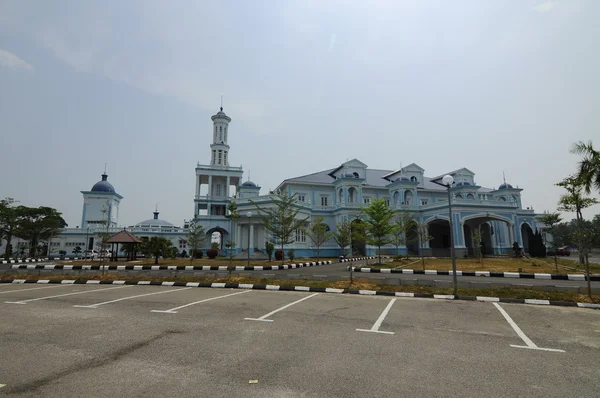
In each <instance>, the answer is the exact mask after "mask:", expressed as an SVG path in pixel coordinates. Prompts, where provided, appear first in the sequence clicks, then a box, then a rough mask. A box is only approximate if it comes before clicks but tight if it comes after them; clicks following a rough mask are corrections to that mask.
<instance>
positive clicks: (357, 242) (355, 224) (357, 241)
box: [350, 218, 367, 256]
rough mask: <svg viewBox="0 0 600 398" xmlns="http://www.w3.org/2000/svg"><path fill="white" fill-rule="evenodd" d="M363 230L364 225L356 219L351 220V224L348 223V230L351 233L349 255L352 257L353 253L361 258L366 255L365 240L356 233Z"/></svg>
mask: <svg viewBox="0 0 600 398" xmlns="http://www.w3.org/2000/svg"><path fill="white" fill-rule="evenodd" d="M363 228H364V224H363V222H362V220H360V219H358V218H356V219H354V220H352V222H351V223H350V230H351V231H352V234H351V252H352V253H351V254H352V255H354V253H358V254H359V255H361V256H366V254H367V243H366V242H365V239H364V238H363V237H361V236H360V235H361V234H359V233H356V232H357V231H360V230H362V229H363Z"/></svg>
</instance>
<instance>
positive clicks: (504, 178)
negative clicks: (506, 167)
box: [502, 171, 506, 185]
mask: <svg viewBox="0 0 600 398" xmlns="http://www.w3.org/2000/svg"><path fill="white" fill-rule="evenodd" d="M502 181H504V185H506V176H505V175H504V171H503V172H502Z"/></svg>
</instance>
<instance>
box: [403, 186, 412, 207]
mask: <svg viewBox="0 0 600 398" xmlns="http://www.w3.org/2000/svg"><path fill="white" fill-rule="evenodd" d="M412 198H413V194H412V192H411V191H409V190H406V191H404V205H406V206H410V205H411V204H412Z"/></svg>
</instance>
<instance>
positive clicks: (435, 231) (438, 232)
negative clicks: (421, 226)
mask: <svg viewBox="0 0 600 398" xmlns="http://www.w3.org/2000/svg"><path fill="white" fill-rule="evenodd" d="M427 228H428V229H429V237H430V238H431V241H430V242H429V246H430V247H431V253H432V255H433V256H435V257H447V256H450V223H449V222H448V221H447V220H440V219H438V220H433V221H431V222H430V223H429V224H428V225H427Z"/></svg>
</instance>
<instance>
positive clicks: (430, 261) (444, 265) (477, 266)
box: [373, 257, 600, 274]
mask: <svg viewBox="0 0 600 398" xmlns="http://www.w3.org/2000/svg"><path fill="white" fill-rule="evenodd" d="M417 260H418V258H410V259H408V260H407V259H402V260H400V261H391V262H388V263H385V264H378V265H374V266H373V267H378V268H397V267H401V266H406V265H407V264H409V263H411V262H414V264H412V265H409V266H406V267H403V268H408V269H422V265H421V261H417ZM415 261H417V262H415ZM559 265H565V266H568V267H572V268H576V270H570V269H566V268H561V267H558V273H559V274H576V273H585V266H581V265H579V264H578V263H577V262H575V261H570V260H565V259H559ZM519 268H521V272H530V273H548V274H554V273H556V268H555V267H554V259H553V258H546V259H533V258H532V259H527V258H509V257H500V258H496V257H494V258H484V259H483V261H482V262H481V263H479V262H477V260H476V259H471V258H469V259H464V258H458V259H456V269H457V270H458V271H496V272H519ZM425 269H436V270H441V271H446V270H451V269H452V261H451V260H450V259H449V258H426V259H425ZM590 271H591V272H592V273H600V265H599V264H591V263H590Z"/></svg>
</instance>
